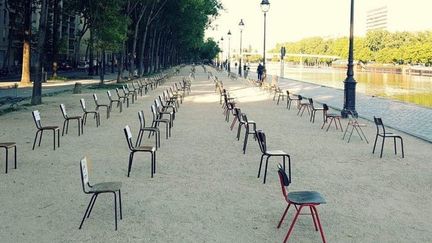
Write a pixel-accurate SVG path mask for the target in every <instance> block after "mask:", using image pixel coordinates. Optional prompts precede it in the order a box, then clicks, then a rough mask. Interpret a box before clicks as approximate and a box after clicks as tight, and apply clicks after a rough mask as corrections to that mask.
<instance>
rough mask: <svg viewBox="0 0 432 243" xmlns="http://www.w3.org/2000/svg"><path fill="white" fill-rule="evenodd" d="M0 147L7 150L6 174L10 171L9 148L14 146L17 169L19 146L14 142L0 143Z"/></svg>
mask: <svg viewBox="0 0 432 243" xmlns="http://www.w3.org/2000/svg"><path fill="white" fill-rule="evenodd" d="M0 148H4V149H5V152H6V168H5V174H7V173H8V162H9V149H10V148H14V159H15V161H14V162H15V169H16V168H17V146H16V143H14V142H6V143H0Z"/></svg>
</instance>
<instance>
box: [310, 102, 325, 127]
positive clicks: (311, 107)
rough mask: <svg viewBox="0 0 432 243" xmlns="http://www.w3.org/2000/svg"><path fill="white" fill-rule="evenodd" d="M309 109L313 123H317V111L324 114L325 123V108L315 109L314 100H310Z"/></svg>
mask: <svg viewBox="0 0 432 243" xmlns="http://www.w3.org/2000/svg"><path fill="white" fill-rule="evenodd" d="M309 108H310V109H311V116H310V121H311V122H312V123H315V114H316V112H317V111H322V112H323V121H324V120H325V118H324V108H320V107H315V106H314V102H313V99H312V98H309Z"/></svg>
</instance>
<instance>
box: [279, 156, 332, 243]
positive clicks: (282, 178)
mask: <svg viewBox="0 0 432 243" xmlns="http://www.w3.org/2000/svg"><path fill="white" fill-rule="evenodd" d="M278 175H279V181H280V185H281V189H282V194H283V196H284V199H285V201H286V202H287V203H288V205H287V207H286V208H285V211H284V213H283V214H282V217H281V219H280V221H279V223H278V225H277V228H278V229H279V228H280V227H281V225H282V222H283V220H284V218H285V216H286V214H287V212H288V209H289V208H290V206H291V205H294V207H295V209H296V214H295V216H294V219H293V221H292V222H291V225H290V228H289V230H288V233H287V234H286V236H285V239H284V241H283V242H284V243H285V242H287V241H288V238H289V236H290V235H291V233H292V231H293V229H294V225H295V223H296V221H297V218H298V216H299V215H300V213H301V210H302V209H303V208H304V207H309V210H310V215H311V216H312V220H313V223H314V227H315V231H319V232H320V234H321V239H322V241H323V242H324V243H325V242H326V240H325V237H324V231H323V229H322V225H321V221H320V219H319V216H318V210H317V209H316V206H318V205H321V203H296V202H293V201H291V200H290V199H289V193H288V192H287V188H288V186H289V184H290V183H291V179H289V178H288V177H287V175H286V173H285V170H284V169H283V168H282V166H281V165H280V164H279V165H278ZM293 193H295V192H293ZM300 193H307V191H302V192H300ZM311 193H316V192H311ZM324 203H325V202H324Z"/></svg>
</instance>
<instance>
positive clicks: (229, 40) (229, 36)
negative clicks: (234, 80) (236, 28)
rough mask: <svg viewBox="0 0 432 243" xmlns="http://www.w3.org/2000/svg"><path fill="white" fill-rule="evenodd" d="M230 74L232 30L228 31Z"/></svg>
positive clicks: (229, 66) (229, 69)
mask: <svg viewBox="0 0 432 243" xmlns="http://www.w3.org/2000/svg"><path fill="white" fill-rule="evenodd" d="M227 35H228V72H231V30H228V34H227Z"/></svg>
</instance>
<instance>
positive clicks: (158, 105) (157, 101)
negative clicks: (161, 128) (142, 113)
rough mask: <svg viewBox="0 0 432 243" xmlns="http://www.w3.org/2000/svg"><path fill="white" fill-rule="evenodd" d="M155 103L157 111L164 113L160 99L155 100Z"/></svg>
mask: <svg viewBox="0 0 432 243" xmlns="http://www.w3.org/2000/svg"><path fill="white" fill-rule="evenodd" d="M153 102H154V104H155V106H156V109H157V111H158V113H160V112H161V111H162V105H161V103H160V102H159V100H158V99H154V101H153Z"/></svg>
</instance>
